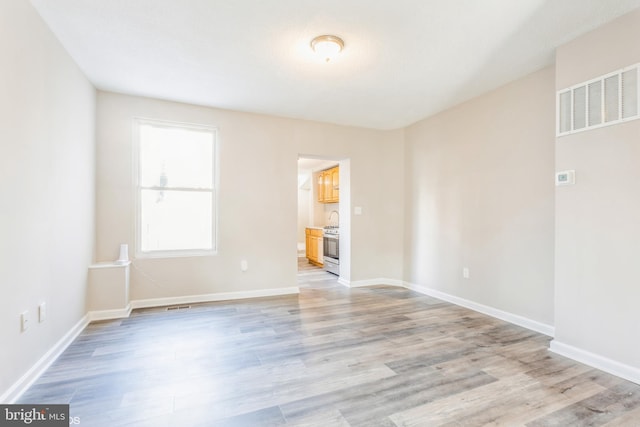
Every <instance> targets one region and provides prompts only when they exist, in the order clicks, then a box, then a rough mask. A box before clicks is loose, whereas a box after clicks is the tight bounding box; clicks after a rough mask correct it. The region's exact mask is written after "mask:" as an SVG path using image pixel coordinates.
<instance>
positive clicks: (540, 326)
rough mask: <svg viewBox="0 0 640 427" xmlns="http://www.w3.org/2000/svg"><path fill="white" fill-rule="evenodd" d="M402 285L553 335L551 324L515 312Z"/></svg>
mask: <svg viewBox="0 0 640 427" xmlns="http://www.w3.org/2000/svg"><path fill="white" fill-rule="evenodd" d="M404 287H405V288H407V289H411V290H412V291H416V292H419V293H421V294H424V295H428V296H430V297H434V298H437V299H441V300H443V301H447V302H450V303H452V304H455V305H459V306H461V307H465V308H468V309H470V310H473V311H477V312H479V313H483V314H486V315H488V316H491V317H495V318H497V319H500V320H504V321H506V322H509V323H513V324H514V325H518V326H522V327H523V328H527V329H531V330H532V331H536V332H539V333H541V334H543V335H547V336H549V337H553V336H554V335H555V328H554V327H553V326H552V325H547V324H546V323H541V322H538V321H536V320H532V319H529V318H526V317H523V316H520V315H517V314H513V313H509V312H506V311H502V310H498V309H497V308H493V307H489V306H487V305H483V304H478V303H477V302H473V301H470V300H467V299H464V298H460V297H457V296H455V295H450V294H447V293H444V292H441V291H437V290H435V289H431V288H427V287H425V286H420V285H416V284H414V283H409V282H404Z"/></svg>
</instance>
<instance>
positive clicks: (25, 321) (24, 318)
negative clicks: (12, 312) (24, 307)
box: [20, 311, 29, 332]
mask: <svg viewBox="0 0 640 427" xmlns="http://www.w3.org/2000/svg"><path fill="white" fill-rule="evenodd" d="M27 329H29V312H28V311H23V312H22V313H20V330H21V331H22V332H24V331H26V330H27Z"/></svg>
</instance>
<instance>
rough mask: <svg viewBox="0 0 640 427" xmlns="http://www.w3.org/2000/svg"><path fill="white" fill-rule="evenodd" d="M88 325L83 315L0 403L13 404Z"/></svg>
mask: <svg viewBox="0 0 640 427" xmlns="http://www.w3.org/2000/svg"><path fill="white" fill-rule="evenodd" d="M88 324H89V316H88V315H85V316H84V317H83V318H82V319H80V320H79V321H78V323H76V324H75V325H74V326H73V327H72V328H71V329H70V330H69V332H67V333H66V334H65V335H64V336H63V337H62V338H60V340H58V342H57V343H55V345H54V346H53V347H51V348H50V349H49V351H47V352H46V353H45V354H44V355H43V356H42V357H41V358H40V359H39V360H38V361H37V362H36V363H35V364H34V365H33V366H32V367H31V368H30V369H29V370H28V371H27V372H26V373H25V374H24V375H23V376H22V377H21V378H20V379H19V380H18V381H16V382H15V383H14V384H13V385H12V386H11V387H9V389H8V390H7V391H6V392H5V393H3V394H2V396H0V402H2V403H14V402H15V401H16V400H18V398H19V397H20V396H21V395H22V394H23V393H24V392H25V391H26V390H27V389H28V388H29V387H31V385H32V384H33V383H34V382H35V381H36V380H37V379H38V378H39V377H40V375H42V374H43V373H44V371H46V370H47V368H49V366H51V364H52V363H53V362H55V360H56V359H57V358H58V357H59V356H60V355H61V354H62V352H63V351H65V350H66V348H67V347H69V344H71V343H72V342H73V340H75V339H76V337H77V336H78V335H80V333H81V332H82V331H83V330H84V328H86V327H87V325H88Z"/></svg>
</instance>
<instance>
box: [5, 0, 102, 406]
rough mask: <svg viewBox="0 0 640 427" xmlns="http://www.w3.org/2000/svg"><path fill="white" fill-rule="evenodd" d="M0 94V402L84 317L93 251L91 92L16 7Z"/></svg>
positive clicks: (17, 0) (23, 4)
mask: <svg viewBox="0 0 640 427" xmlns="http://www.w3.org/2000/svg"><path fill="white" fill-rule="evenodd" d="M0 93H1V94H2V95H1V96H0V195H1V199H0V294H1V295H2V297H1V298H0V337H2V351H0V395H2V394H3V393H5V392H6V391H7V390H8V389H9V388H10V386H11V385H12V384H15V383H16V382H17V381H18V380H19V379H20V378H21V376H22V375H23V374H25V373H26V372H27V370H28V369H29V368H31V367H32V366H33V365H34V364H36V362H37V361H38V360H39V359H40V358H41V357H42V356H43V355H44V354H45V353H46V352H47V351H48V350H49V349H50V348H52V347H53V346H54V344H55V343H56V342H57V341H58V340H60V339H61V338H62V337H63V336H64V335H65V333H67V332H68V331H69V330H71V329H72V328H73V326H74V325H76V324H77V323H78V322H79V321H80V320H81V319H82V318H83V316H84V315H85V286H86V279H87V267H88V266H89V264H91V262H92V254H93V243H94V239H93V238H94V172H95V167H94V164H95V160H94V154H95V149H94V130H95V128H94V115H95V91H94V89H93V87H92V86H91V85H90V84H89V83H88V82H87V80H86V79H85V78H84V76H83V75H82V73H81V72H80V70H79V69H78V68H77V67H76V65H75V64H74V62H73V61H72V60H71V58H70V57H69V56H68V55H67V53H66V52H65V51H64V50H63V48H62V47H61V46H60V44H59V43H58V41H57V40H56V38H55V37H54V36H53V35H52V34H51V33H50V32H49V29H48V28H47V27H46V26H45V24H44V23H43V22H42V21H41V19H40V17H39V15H38V14H37V13H36V12H35V11H34V9H33V8H32V7H31V5H30V4H29V2H27V1H24V0H3V1H2V2H0ZM41 301H46V303H47V307H48V317H47V319H46V321H45V322H44V323H38V321H37V306H38V304H39V303H40V302H41ZM24 310H28V311H29V313H30V317H31V326H30V328H29V329H28V330H27V331H26V332H24V333H21V332H20V322H19V314H20V313H21V312H22V311H24ZM0 400H1V399H0Z"/></svg>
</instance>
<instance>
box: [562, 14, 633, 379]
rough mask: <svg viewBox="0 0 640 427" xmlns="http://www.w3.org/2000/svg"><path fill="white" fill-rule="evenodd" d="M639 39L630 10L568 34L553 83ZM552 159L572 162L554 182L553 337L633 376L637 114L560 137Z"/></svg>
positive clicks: (599, 66) (629, 52) (581, 74)
mask: <svg viewBox="0 0 640 427" xmlns="http://www.w3.org/2000/svg"><path fill="white" fill-rule="evenodd" d="M639 39H640V10H637V11H635V12H632V13H630V14H627V15H624V16H623V17H621V18H619V19H617V20H615V21H613V22H611V23H610V24H607V25H604V26H603V27H600V28H599V29H597V30H595V31H593V32H590V33H588V34H586V35H584V36H582V37H579V38H578V39H576V40H574V41H572V42H570V43H567V44H566V45H564V46H562V47H561V48H559V49H558V51H557V55H556V64H557V69H556V82H557V88H558V89H562V88H565V87H568V86H570V85H574V84H578V83H580V82H583V81H585V80H588V79H591V78H595V77H598V76H600V75H603V74H606V73H609V72H612V71H615V70H616V69H620V68H623V67H625V66H628V65H632V64H635V63H638V62H640V46H639V45H638V40H639ZM556 168H557V170H566V169H575V171H576V184H575V185H574V186H567V187H559V188H558V189H557V191H556V210H555V213H556V284H555V299H556V309H555V311H556V314H555V317H556V340H555V341H554V343H553V345H554V346H560V347H562V348H560V350H563V349H564V350H566V348H565V346H570V347H573V349H572V350H573V351H577V353H576V355H577V356H578V357H580V356H585V355H587V356H588V358H590V359H591V360H588V361H589V362H593V361H594V359H593V357H592V356H589V355H588V354H587V353H591V354H592V355H596V357H603V358H605V359H609V360H608V362H607V363H609V365H611V366H614V365H616V364H621V365H625V366H618V367H617V368H620V369H621V370H622V371H624V372H621V373H622V374H625V372H626V373H627V374H628V375H626V376H627V377H629V378H634V380H635V381H640V345H638V337H639V334H640V316H639V315H638V312H639V311H638V303H639V302H640V286H639V281H638V274H637V270H638V265H640V188H639V186H638V183H640V120H636V121H632V122H628V123H625V124H617V125H613V126H608V127H603V128H600V129H595V130H589V131H586V132H581V133H576V134H574V135H568V136H563V137H560V138H558V140H557V143H556ZM585 352H587V353H585ZM617 368H615V369H617ZM634 370H635V372H634Z"/></svg>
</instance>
